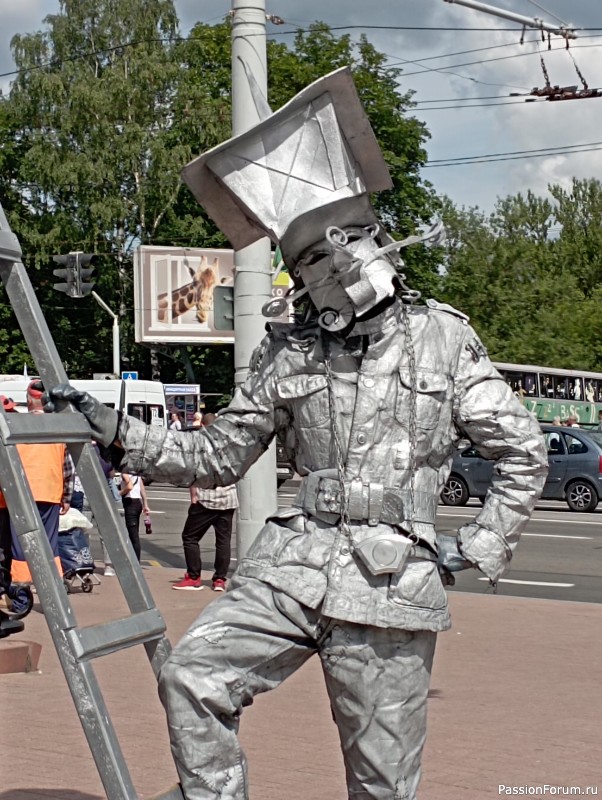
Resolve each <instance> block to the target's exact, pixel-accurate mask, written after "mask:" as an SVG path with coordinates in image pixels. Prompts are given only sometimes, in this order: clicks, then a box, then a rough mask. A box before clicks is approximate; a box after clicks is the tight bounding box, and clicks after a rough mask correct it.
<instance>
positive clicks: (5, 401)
mask: <svg viewBox="0 0 602 800" xmlns="http://www.w3.org/2000/svg"><path fill="white" fill-rule="evenodd" d="M0 400H1V401H2V408H3V409H4V413H5V414H10V413H17V404H16V403H15V401H14V400H13V399H12V397H6V396H5V395H3V394H2V395H0Z"/></svg>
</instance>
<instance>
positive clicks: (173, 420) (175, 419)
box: [169, 411, 182, 431]
mask: <svg viewBox="0 0 602 800" xmlns="http://www.w3.org/2000/svg"><path fill="white" fill-rule="evenodd" d="M169 430H170V431H181V430H182V421H181V420H180V415H179V414H178V413H177V411H172V413H171V414H170V417H169Z"/></svg>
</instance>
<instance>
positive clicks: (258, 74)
mask: <svg viewBox="0 0 602 800" xmlns="http://www.w3.org/2000/svg"><path fill="white" fill-rule="evenodd" d="M231 17H232V135H233V136H237V135H239V134H241V133H244V132H245V131H247V130H249V128H251V127H253V125H255V124H257V122H259V120H260V118H259V114H258V113H257V109H256V107H255V103H254V101H253V97H252V94H251V88H250V86H249V78H248V76H247V73H246V71H245V67H246V70H248V72H249V73H250V74H251V75H252V76H253V77H254V78H255V81H256V83H257V86H258V87H259V89H260V90H261V91H262V92H263V94H264V96H265V97H266V98H267V85H268V82H267V55H266V14H265V0H232V11H231ZM270 252H271V247H270V240H269V239H268V238H264V239H260V240H259V241H258V242H255V243H254V244H252V245H250V246H249V247H245V248H244V249H243V250H237V251H236V252H235V253H234V333H235V338H234V368H235V376H234V381H235V384H236V386H240V385H241V384H243V383H244V382H245V380H246V378H247V374H248V371H249V360H250V358H251V354H252V353H253V350H254V349H255V347H256V346H257V345H258V344H259V342H260V341H261V339H262V338H263V337H264V335H265V323H266V320H265V318H264V317H263V315H262V313H261V308H262V306H263V304H264V303H266V302H267V301H268V300H269V299H270V298H271V296H272V270H271V259H270ZM238 487H239V488H238V497H239V503H240V509H239V514H238V524H237V529H236V530H237V532H236V542H237V550H238V558H239V560H240V559H241V558H243V557H244V555H245V554H246V552H247V550H248V549H249V547H250V545H251V544H252V543H253V541H254V539H255V537H256V536H257V534H258V533H259V531H260V529H261V528H262V527H263V524H264V522H265V520H266V517H268V516H269V515H270V514H273V513H274V511H275V510H276V508H277V506H278V498H277V492H276V448H275V447H274V446H272V447H271V448H270V449H269V451H268V452H267V453H265V454H264V455H263V456H262V457H261V459H260V460H259V461H258V462H257V463H256V464H254V465H253V466H252V467H251V469H250V470H249V471H248V473H247V474H246V476H245V477H244V478H243V480H241V481H240V482H239V484H238Z"/></svg>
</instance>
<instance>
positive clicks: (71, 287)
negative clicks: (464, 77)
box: [52, 252, 94, 297]
mask: <svg viewBox="0 0 602 800" xmlns="http://www.w3.org/2000/svg"><path fill="white" fill-rule="evenodd" d="M93 258H94V255H93V254H92V253H80V252H77V253H69V254H68V255H66V256H53V257H52V260H53V261H54V262H55V264H62V265H63V269H55V270H53V274H54V275H56V276H57V278H63V279H64V282H63V283H55V284H54V288H55V289H56V290H57V291H59V292H65V294H67V295H69V297H84V295H86V294H89V293H90V292H91V291H92V288H93V287H94V281H91V280H90V277H91V275H92V273H93V272H94V267H92V266H88V265H89V264H91V262H92V260H93Z"/></svg>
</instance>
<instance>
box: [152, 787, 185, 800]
mask: <svg viewBox="0 0 602 800" xmlns="http://www.w3.org/2000/svg"><path fill="white" fill-rule="evenodd" d="M149 800H184V795H183V794H182V789H181V787H180V784H178V785H177V786H172V787H171V789H168V790H167V791H166V792H164V793H163V794H156V795H154V796H153V797H149Z"/></svg>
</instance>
